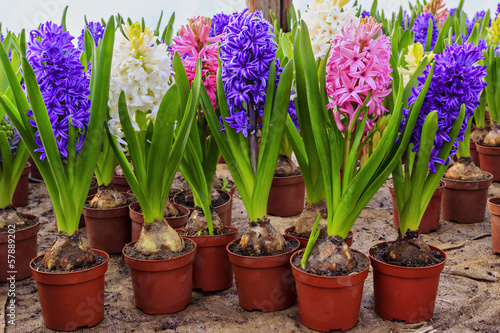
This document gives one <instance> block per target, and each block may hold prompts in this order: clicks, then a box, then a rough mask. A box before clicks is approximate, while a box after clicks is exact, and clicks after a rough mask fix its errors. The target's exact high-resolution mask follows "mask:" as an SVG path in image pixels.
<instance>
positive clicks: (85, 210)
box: [82, 192, 135, 217]
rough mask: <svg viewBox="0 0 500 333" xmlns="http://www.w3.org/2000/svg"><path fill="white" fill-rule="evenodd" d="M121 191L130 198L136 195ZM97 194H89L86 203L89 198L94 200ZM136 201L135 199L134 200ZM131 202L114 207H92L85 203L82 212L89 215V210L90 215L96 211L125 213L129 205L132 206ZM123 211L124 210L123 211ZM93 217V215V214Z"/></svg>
mask: <svg viewBox="0 0 500 333" xmlns="http://www.w3.org/2000/svg"><path fill="white" fill-rule="evenodd" d="M120 193H123V194H125V195H126V196H127V197H129V198H132V197H134V195H133V194H130V193H127V192H120ZM95 196H96V194H91V195H88V196H87V199H85V203H87V202H88V201H89V200H92V199H93V198H94V197H95ZM134 202H135V201H134ZM130 205H131V204H128V205H124V206H120V207H114V208H90V207H86V206H85V205H83V209H82V214H83V215H84V216H87V215H89V212H90V215H93V213H94V212H116V213H121V214H120V215H119V216H121V215H123V214H124V213H125V212H128V207H129V206H130ZM122 211H123V212H122ZM91 217H93V216H91Z"/></svg>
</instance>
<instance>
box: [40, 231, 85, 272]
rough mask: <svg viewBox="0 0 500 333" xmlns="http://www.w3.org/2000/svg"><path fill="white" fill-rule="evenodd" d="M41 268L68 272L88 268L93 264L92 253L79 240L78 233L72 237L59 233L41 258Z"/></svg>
mask: <svg viewBox="0 0 500 333" xmlns="http://www.w3.org/2000/svg"><path fill="white" fill-rule="evenodd" d="M42 263H43V266H44V267H45V268H47V269H50V270H55V269H57V270H62V271H70V270H73V269H77V268H84V267H89V266H90V265H92V264H93V263H94V251H92V249H91V248H90V247H89V246H88V245H87V244H85V243H83V241H82V239H81V238H80V231H78V230H77V231H76V232H75V233H74V234H73V235H72V236H68V235H66V234H65V233H62V232H60V233H59V234H58V235H57V239H56V241H55V242H54V244H52V246H51V247H50V249H49V250H48V251H47V253H46V254H45V256H44V257H43V262H42Z"/></svg>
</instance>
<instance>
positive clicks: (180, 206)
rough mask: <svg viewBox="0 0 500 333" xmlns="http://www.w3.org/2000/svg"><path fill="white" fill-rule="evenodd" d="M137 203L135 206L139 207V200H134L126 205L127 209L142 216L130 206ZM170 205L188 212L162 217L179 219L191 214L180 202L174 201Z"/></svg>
mask: <svg viewBox="0 0 500 333" xmlns="http://www.w3.org/2000/svg"><path fill="white" fill-rule="evenodd" d="M135 204H137V206H138V207H139V208H140V207H141V204H140V203H139V201H134V202H132V203H131V204H130V205H128V206H127V207H128V209H129V211H132V212H133V213H134V214H137V215H140V216H144V215H143V214H142V213H139V212H138V211H136V210H135V209H134V208H133V207H132V206H133V205H135ZM172 205H174V206H175V208H177V209H178V210H181V211H186V210H188V212H186V213H184V214H182V215H181V216H173V217H166V216H164V217H163V218H165V219H167V218H168V219H179V218H184V217H186V216H189V215H190V214H191V212H190V211H189V208H187V207H186V206H183V205H181V204H178V203H176V202H172Z"/></svg>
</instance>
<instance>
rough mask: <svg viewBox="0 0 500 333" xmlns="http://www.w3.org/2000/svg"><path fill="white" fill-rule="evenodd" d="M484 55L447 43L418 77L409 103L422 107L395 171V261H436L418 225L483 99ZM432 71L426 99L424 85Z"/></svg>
mask: <svg viewBox="0 0 500 333" xmlns="http://www.w3.org/2000/svg"><path fill="white" fill-rule="evenodd" d="M482 57H483V56H482V52H481V49H480V48H479V47H475V46H474V45H473V44H472V43H469V44H464V45H457V44H454V45H451V46H446V48H445V50H444V52H443V53H440V54H437V55H436V56H435V57H434V59H435V64H434V65H433V67H431V65H428V66H427V68H426V70H425V71H424V72H423V74H422V76H420V77H419V79H418V86H417V87H416V88H415V89H413V90H412V95H411V96H410V97H409V99H408V102H409V105H410V106H413V107H414V106H415V105H421V109H420V113H419V115H418V120H417V123H416V125H415V127H414V129H413V133H412V135H411V140H410V145H408V147H407V148H406V152H405V155H404V161H405V163H404V165H403V164H402V162H401V160H400V161H399V163H398V165H397V167H395V168H394V171H393V182H394V190H395V196H396V201H397V207H398V213H399V220H400V228H399V236H398V239H397V240H396V241H394V242H393V243H391V244H390V245H389V246H388V247H387V251H386V253H385V257H386V259H387V260H389V261H390V262H393V261H398V262H401V261H402V262H407V263H410V262H411V263H422V264H434V263H435V261H434V260H435V259H434V257H433V255H432V252H431V250H430V248H429V247H428V246H427V244H425V242H424V241H423V240H422V238H421V237H420V236H419V233H418V227H419V224H420V221H421V219H422V216H423V215H424V212H425V210H426V208H427V205H428V204H429V201H430V200H431V197H432V195H433V193H434V191H435V190H436V188H437V186H438V184H439V182H440V181H441V178H442V177H443V174H444V172H445V170H446V168H447V165H448V163H449V162H450V161H451V156H453V155H454V154H455V151H456V149H457V147H458V142H459V141H462V140H463V139H464V137H465V132H466V129H467V126H468V122H469V119H470V118H471V117H472V116H473V114H474V109H476V108H477V106H478V105H479V103H480V102H479V97H480V94H481V91H482V90H483V89H484V87H485V85H486V82H485V81H484V80H483V79H484V77H485V76H486V72H485V67H483V66H480V65H478V64H476V63H477V62H478V61H479V60H480V59H482ZM432 71H433V72H434V73H433V74H432ZM431 77H432V81H431V84H430V86H429V88H428V91H427V94H426V96H425V99H424V100H423V101H422V100H421V96H422V94H423V91H424V85H425V84H426V83H427V82H428V81H429V78H431ZM403 115H404V118H403V120H402V122H401V128H403V127H404V126H405V125H406V124H407V121H408V120H409V118H408V117H409V113H408V110H407V109H404V112H403ZM399 139H400V140H401V137H400V138H399ZM467 143H468V142H467ZM411 249H418V251H412V250H411Z"/></svg>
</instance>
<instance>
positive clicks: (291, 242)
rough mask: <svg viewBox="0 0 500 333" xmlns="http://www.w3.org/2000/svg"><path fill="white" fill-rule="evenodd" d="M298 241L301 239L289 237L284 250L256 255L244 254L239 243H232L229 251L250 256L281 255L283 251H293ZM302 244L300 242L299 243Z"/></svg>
mask: <svg viewBox="0 0 500 333" xmlns="http://www.w3.org/2000/svg"><path fill="white" fill-rule="evenodd" d="M297 243H299V241H298V240H297V239H295V238H290V239H287V240H286V246H285V248H284V249H283V250H282V251H276V252H273V253H268V254H265V255H256V254H252V255H248V254H244V253H243V252H242V251H241V250H240V248H239V246H238V244H235V243H233V244H231V245H230V246H229V247H228V249H229V251H231V252H232V253H234V254H237V255H240V256H249V257H267V256H275V255H279V254H283V253H287V252H289V251H292V250H293V249H295V248H296V247H297V245H298V244H297ZM299 245H300V244H299Z"/></svg>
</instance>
